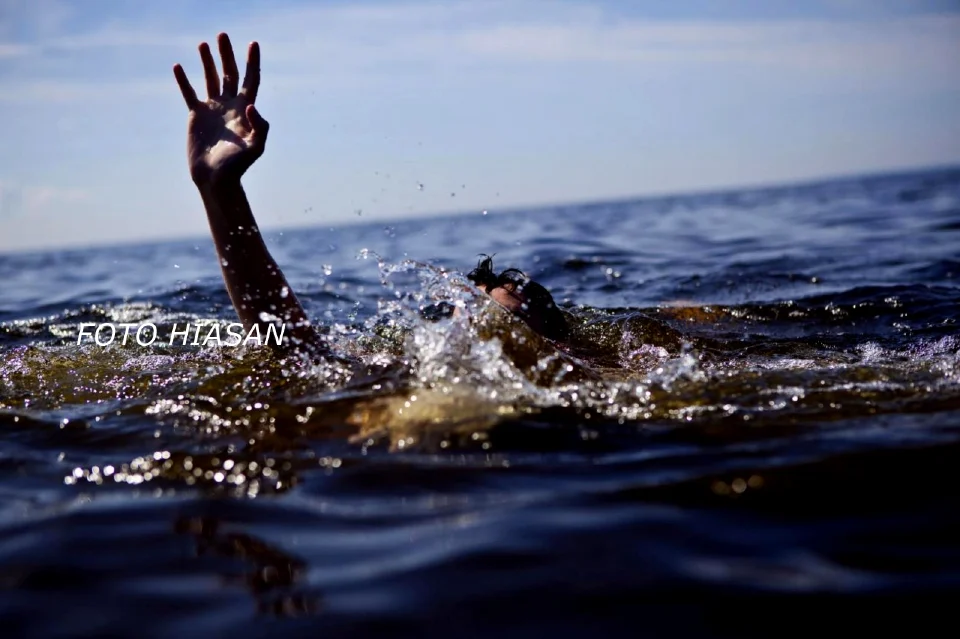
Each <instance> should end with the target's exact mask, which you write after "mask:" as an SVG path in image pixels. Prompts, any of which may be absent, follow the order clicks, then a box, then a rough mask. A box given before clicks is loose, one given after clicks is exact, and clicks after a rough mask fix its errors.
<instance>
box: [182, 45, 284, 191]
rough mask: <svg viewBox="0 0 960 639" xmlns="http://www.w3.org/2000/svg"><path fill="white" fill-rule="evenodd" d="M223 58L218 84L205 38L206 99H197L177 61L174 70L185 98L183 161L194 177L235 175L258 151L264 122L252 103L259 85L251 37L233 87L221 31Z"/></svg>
mask: <svg viewBox="0 0 960 639" xmlns="http://www.w3.org/2000/svg"><path fill="white" fill-rule="evenodd" d="M217 42H218V45H219V48H220V57H221V60H222V62H223V86H222V88H221V85H220V78H219V76H218V74H217V68H216V65H215V64H214V61H213V56H212V55H211V53H210V49H209V47H208V46H207V45H206V43H204V44H201V45H200V59H201V60H202V61H203V67H204V76H205V80H206V86H207V96H208V97H207V100H206V101H200V100H199V99H198V98H197V95H196V93H195V92H194V90H193V87H191V86H190V83H189V81H188V80H187V77H186V74H185V73H184V72H183V68H182V67H180V65H177V66H175V67H174V75H175V76H176V78H177V83H178V84H179V85H180V91H181V93H183V97H184V99H185V100H186V102H187V106H188V107H189V109H190V114H189V116H188V118H187V162H188V163H189V166H190V175H191V176H192V177H193V179H194V181H196V182H207V181H215V180H219V179H222V178H237V179H239V177H240V176H241V175H243V173H244V172H245V171H246V170H247V169H248V168H250V165H252V164H253V163H254V162H255V161H256V160H257V158H259V157H260V156H261V155H262V154H263V150H264V145H265V143H266V136H267V130H268V125H267V122H266V121H265V120H264V119H263V118H262V117H261V116H260V114H259V113H258V112H257V110H256V108H255V107H254V106H253V103H254V101H255V100H256V94H257V89H258V87H259V84H260V50H259V47H258V46H257V44H256V43H255V42H254V43H252V44H251V45H250V50H249V53H248V57H247V71H246V76H245V77H244V80H243V88H242V89H241V90H240V91H239V92H238V91H237V84H238V73H237V64H236V61H235V60H234V57H233V48H232V47H231V46H230V41H229V39H228V38H227V36H226V34H220V36H218V38H217Z"/></svg>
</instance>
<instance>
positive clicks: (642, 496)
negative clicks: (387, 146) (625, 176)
mask: <svg viewBox="0 0 960 639" xmlns="http://www.w3.org/2000/svg"><path fill="white" fill-rule="evenodd" d="M958 220H960V174H958V173H957V172H955V171H954V172H950V171H944V172H939V173H922V174H913V175H904V176H890V177H880V178H869V179H861V180H846V181H838V182H831V183H823V184H818V185H811V186H806V187H791V188H785V189H767V190H758V191H749V192H741V193H730V194H719V195H703V196H696V197H687V198H668V199H662V200H648V201H638V202H624V203H613V204H598V205H589V206H579V207H568V208H554V209H546V210H542V211H528V212H522V213H514V214H508V213H502V214H499V215H498V214H497V213H496V212H493V213H492V214H491V215H487V216H477V217H470V216H467V217H460V218H456V219H450V220H433V221H424V222H410V223H405V224H403V225H397V226H390V227H387V229H386V231H387V232H386V233H385V232H384V228H383V226H382V225H380V226H378V225H368V226H363V227H352V228H344V229H338V230H334V231H327V230H320V229H318V230H311V231H309V232H303V233H296V234H283V235H278V236H276V237H274V238H272V239H271V244H272V246H275V247H276V251H275V252H276V256H277V258H278V261H279V262H280V263H281V264H283V265H284V266H285V268H288V267H287V266H286V265H288V264H289V265H290V266H289V272H288V277H289V279H290V280H291V282H293V284H294V287H295V288H296V289H297V291H298V295H299V296H300V297H301V299H302V300H303V301H304V303H305V305H306V306H307V309H308V311H309V313H310V314H311V316H312V317H313V318H315V319H316V320H317V321H318V322H320V323H322V324H323V327H324V328H323V332H324V339H326V340H327V341H328V342H329V344H330V346H331V348H332V349H333V350H334V351H335V352H336V353H338V354H339V355H340V356H341V359H340V360H331V361H329V362H325V363H316V362H306V361H299V360H294V359H288V360H282V359H279V358H277V357H275V356H274V355H271V354H270V353H267V352H264V351H262V350H259V349H256V348H243V347H240V348H229V347H222V348H218V347H215V346H208V347H196V346H183V345H172V346H170V345H164V344H161V343H159V342H158V343H157V344H155V345H153V346H150V347H141V346H138V345H136V344H134V343H128V345H127V346H119V345H118V344H114V345H112V346H110V347H107V348H101V347H97V346H95V345H91V344H83V345H80V346H78V345H77V344H76V333H77V328H78V326H79V324H80V323H81V322H94V323H99V322H118V323H119V322H134V323H137V322H152V323H154V324H156V325H157V326H158V327H159V328H160V332H161V334H167V333H168V332H169V329H170V327H172V326H173V325H174V324H175V323H178V322H179V323H180V324H182V323H183V322H185V321H190V322H194V323H196V322H207V323H218V322H219V323H222V324H223V325H224V326H225V325H226V324H227V323H229V322H232V321H234V318H233V315H232V309H231V308H230V305H229V300H228V299H227V297H226V294H225V292H224V291H223V287H222V283H221V282H220V280H219V274H218V272H217V270H216V261H215V258H214V257H213V254H212V248H211V247H210V245H209V242H208V241H206V240H204V241H198V242H180V243H167V244H158V245H151V246H146V247H117V248H111V249H97V250H87V251H64V252H56V253H38V254H25V255H10V256H0V278H2V279H3V280H4V281H5V282H6V284H5V288H4V289H3V292H2V295H0V353H2V360H0V429H2V432H3V437H2V438H0V522H2V524H0V583H3V584H4V587H5V591H6V592H8V593H10V596H9V597H6V598H4V599H3V600H0V611H2V614H3V615H4V617H8V616H9V617H10V618H11V619H12V620H13V621H14V622H15V623H16V624H17V629H18V630H19V631H21V634H23V635H24V636H34V635H35V636H54V635H57V636H60V635H84V634H90V633H93V634H96V633H97V632H107V633H110V632H114V633H115V632H117V629H119V628H123V627H128V626H129V625H130V624H132V623H134V622H135V623H136V624H137V625H138V626H139V625H142V624H144V623H146V624H148V625H149V626H150V627H151V628H153V629H155V632H157V633H158V634H160V635H166V636H169V633H172V632H182V631H184V630H185V629H189V631H190V632H191V633H194V632H199V631H202V630H204V629H206V630H216V631H217V632H221V631H224V630H225V629H235V631H238V632H241V631H242V632H245V633H247V634H250V633H254V634H260V633H263V634H269V633H268V632H267V629H266V628H265V627H262V626H259V625H257V624H260V623H266V621H264V620H265V619H267V618H271V617H273V618H282V619H283V623H284V624H293V625H289V626H283V628H284V632H287V633H290V632H293V633H294V634H296V633H301V632H302V633H305V634H306V633H308V632H310V633H313V632H314V631H316V630H317V629H318V628H322V629H326V631H328V632H335V633H336V632H340V631H343V632H347V631H348V629H349V631H350V632H357V631H359V630H358V629H362V630H366V631H369V632H391V633H392V632H404V631H408V632H415V633H418V634H423V633H424V632H426V631H427V629H433V630H434V631H435V632H436V631H437V628H439V627H442V626H435V624H438V623H440V622H442V621H444V620H446V621H448V622H451V623H456V624H457V627H456V629H455V630H456V631H462V632H459V634H473V633H476V634H482V633H484V632H502V631H503V629H504V628H513V627H516V628H520V627H521V626H522V627H529V628H537V629H538V630H539V631H544V632H545V631H548V630H550V629H554V630H560V631H563V632H565V633H566V632H573V631H577V630H578V629H581V630H583V631H587V630H601V631H602V630H604V629H606V630H609V631H615V630H621V629H623V628H624V627H629V623H630V620H632V619H635V615H636V614H637V612H636V611H637V610H639V608H638V606H639V607H641V608H644V610H646V614H647V619H648V621H649V623H650V624H651V626H650V627H651V628H652V627H659V624H660V622H664V623H666V624H667V626H668V627H669V628H671V629H672V630H674V631H676V632H685V631H689V632H702V631H705V630H706V629H711V630H714V631H715V630H717V629H720V628H730V629H736V630H737V631H738V632H741V631H746V630H749V629H751V628H753V627H754V626H753V625H751V623H750V622H749V619H747V618H733V617H729V616H725V615H723V614H718V613H717V610H718V609H717V608H714V604H717V605H720V604H719V603H717V602H721V603H722V602H726V603H727V604H730V605H733V604H735V603H737V602H741V601H742V600H741V599H740V598H741V597H748V596H761V595H762V596H765V597H775V598H776V597H781V598H777V599H774V600H772V601H775V602H786V603H789V602H791V601H793V599H792V598H791V597H793V596H797V595H798V594H801V593H802V594H805V595H807V596H810V595H824V594H828V593H833V594H843V595H846V596H856V595H864V594H866V593H880V594H883V595H884V596H887V597H894V596H897V597H900V596H904V597H912V596H914V595H916V596H921V595H924V596H925V595H929V594H932V593H936V592H942V591H944V590H945V589H950V588H951V587H952V586H951V584H953V585H955V584H956V580H957V578H958V576H960V564H958V562H957V553H956V546H955V541H953V540H954V539H955V534H956V532H957V531H958V530H960V519H958V511H957V510H956V508H955V507H954V506H951V504H953V503H954V501H955V489H954V488H953V486H954V485H955V482H953V480H952V476H953V469H954V468H956V466H957V463H958V462H960V455H958V448H957V446H958V442H957V440H958V433H960V430H958V421H957V416H958V414H960V412H958V411H960V340H958V337H957V321H958V318H960V312H958V309H960V292H958V287H957V284H956V281H957V279H956V278H957V277H958V276H960V262H957V255H960V236H958V235H957V233H958V229H960V222H958ZM491 225H495V227H496V228H495V229H494V228H492V227H491ZM503 238H510V242H509V243H505V242H504V240H503ZM479 252H486V253H493V252H496V253H497V255H498V257H497V261H498V263H500V264H503V265H504V266H506V265H510V264H514V265H517V266H520V267H523V268H525V269H527V270H528V271H530V273H531V275H533V276H534V277H535V278H537V279H538V280H539V281H541V282H542V283H543V284H544V285H546V286H547V287H548V288H549V289H550V290H551V291H552V292H553V293H554V295H555V297H556V298H557V299H558V301H561V302H562V305H563V307H564V309H565V311H566V312H567V313H569V319H570V322H571V325H572V328H573V336H572V339H571V340H570V342H569V343H568V344H565V345H563V346H562V347H558V346H557V345H554V344H552V343H550V342H548V341H546V340H544V339H543V338H541V337H540V336H538V335H537V334H535V333H533V332H532V331H530V330H529V328H528V327H527V326H526V325H525V324H523V323H522V322H519V321H518V320H516V319H515V318H513V317H512V316H510V315H509V314H508V313H506V312H505V311H503V309H501V308H499V307H498V306H496V305H495V304H493V303H492V302H490V301H489V300H488V299H487V298H486V297H485V296H483V295H481V294H479V293H478V292H477V291H476V289H475V288H474V287H473V286H472V285H471V284H470V283H469V282H468V281H467V280H466V278H465V277H464V276H463V275H462V273H461V272H459V271H457V270H456V269H457V268H464V269H466V268H468V267H469V266H471V265H472V263H473V262H474V261H475V255H476V254H477V253H479ZM405 254H410V255H418V256H421V257H422V258H424V259H428V260H429V261H414V260H411V259H409V258H406V257H404V255H405ZM391 256H393V257H391ZM173 264H176V265H177V267H178V268H176V269H174V268H173V266H172V265H173ZM328 265H332V266H328ZM81 275H82V276H83V277H80V276H81ZM178 278H179V279H178ZM184 278H186V279H184ZM77 282H80V283H81V285H78V284H77ZM83 282H88V283H89V282H96V286H93V285H90V286H87V285H84V284H83ZM438 305H449V307H454V308H456V309H457V311H456V312H453V313H435V312H433V309H436V308H438ZM50 596H56V597H57V598H58V599H57V600H58V602H61V603H60V606H61V609H62V613H63V614H62V615H61V616H60V617H57V618H52V617H49V616H45V615H44V614H43V613H42V611H43V609H44V606H45V605H46V604H45V602H46V601H47V598H48V597H50ZM782 597H785V598H782ZM251 600H252V601H253V606H252V607H251V606H250V602H251ZM671 602H672V603H684V604H685V605H691V606H694V607H696V608H697V610H699V611H700V613H702V614H697V615H692V616H683V618H677V616H675V615H672V614H670V613H668V612H665V610H667V609H665V608H662V604H663V603H671ZM724 605H726V604H724ZM658 606H660V607H658ZM721 607H722V606H721ZM478 610H483V611H485V612H484V614H483V615H481V616H480V617H478V616H477V615H478V614H479V613H477V611H478ZM91 611H94V612H95V613H96V614H94V612H91ZM708 613H709V614H708ZM708 618H709V619H712V620H713V621H708ZM872 618H874V619H878V618H879V617H878V616H877V615H876V614H875V615H874V617H872ZM257 620H259V621H257ZM309 620H312V621H309ZM457 620H459V621H457ZM468 621H469V623H467V622H468ZM521 622H522V623H521ZM250 623H253V624H254V625H253V626H248V625H247V624H250ZM317 623H321V624H322V625H320V626H317V625H311V624H317ZM528 623H529V624H530V625H529V626H524V624H528ZM298 624H306V625H298ZM465 624H466V626H469V627H465ZM517 624H519V625H517ZM277 628H280V627H279V626H278V627H277ZM148 634H149V633H148Z"/></svg>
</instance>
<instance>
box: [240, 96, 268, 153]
mask: <svg viewBox="0 0 960 639" xmlns="http://www.w3.org/2000/svg"><path fill="white" fill-rule="evenodd" d="M246 116H247V121H248V122H250V127H251V128H252V129H253V139H254V140H255V141H256V142H257V143H258V144H261V145H262V144H263V143H265V142H266V141H267V133H268V132H269V131H270V123H269V122H267V121H266V120H264V119H263V116H262V115H260V112H259V111H257V107H255V106H253V105H252V104H248V105H247V110H246Z"/></svg>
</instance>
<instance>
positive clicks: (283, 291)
mask: <svg viewBox="0 0 960 639" xmlns="http://www.w3.org/2000/svg"><path fill="white" fill-rule="evenodd" d="M287 295H290V289H289V288H287V287H286V286H284V287H283V288H281V289H280V297H284V298H285V297H287Z"/></svg>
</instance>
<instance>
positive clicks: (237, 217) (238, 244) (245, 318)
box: [173, 33, 569, 354]
mask: <svg viewBox="0 0 960 639" xmlns="http://www.w3.org/2000/svg"><path fill="white" fill-rule="evenodd" d="M217 48H218V49H219V52H220V61H221V69H222V72H223V78H222V80H221V77H220V73H219V72H218V70H217V65H216V63H215V62H214V58H213V54H212V52H211V50H210V46H209V45H208V44H207V43H206V42H204V43H201V44H200V46H199V50H200V60H201V62H202V63H203V72H204V81H205V85H206V92H207V98H206V99H205V100H201V99H200V98H199V97H198V96H197V93H196V91H195V90H194V89H193V87H192V86H191V84H190V81H189V80H188V79H187V75H186V73H185V72H184V70H183V67H182V66H180V65H179V64H176V65H174V67H173V74H174V77H175V78H176V81H177V84H178V85H179V86H180V92H181V93H182V94H183V99H184V101H186V103H187V108H188V109H189V114H188V116H187V163H188V166H189V168H190V177H191V178H192V179H193V182H194V184H195V185H196V187H197V189H198V190H199V192H200V197H201V199H202V200H203V205H204V208H205V209H206V212H207V220H208V221H209V223H210V231H211V233H212V235H213V241H214V244H215V245H216V249H217V255H218V256H219V258H220V265H221V269H222V272H223V279H224V282H225V283H226V287H227V292H228V294H229V295H230V300H231V302H232V303H233V307H234V308H235V309H236V311H237V314H238V315H239V316H240V321H241V322H242V323H243V325H244V328H245V329H246V330H247V331H249V330H252V329H253V327H254V326H259V327H260V330H261V331H265V330H266V328H267V325H268V324H271V323H278V322H282V323H283V324H285V325H286V326H287V330H286V331H285V334H284V346H285V347H290V346H293V347H294V348H295V349H297V350H301V351H306V352H310V353H314V354H322V353H323V351H324V347H323V344H322V343H321V341H320V338H319V334H318V333H317V332H316V331H315V329H314V328H313V326H311V324H310V321H309V319H308V318H307V315H306V313H305V312H304V309H303V305H302V304H301V303H300V301H299V300H298V299H297V296H296V295H295V294H294V292H293V290H292V289H291V288H290V285H289V284H288V283H287V280H286V278H285V277H284V275H283V272H282V271H281V270H280V267H279V266H278V265H277V263H276V261H275V260H274V259H273V257H272V256H271V255H270V251H268V250H267V247H266V244H264V242H263V237H262V236H261V234H260V230H259V229H258V227H257V222H256V220H255V219H254V217H253V211H252V210H251V208H250V203H249V201H248V200H247V196H246V194H245V192H244V190H243V186H242V185H241V178H242V177H243V175H244V173H246V171H247V169H249V168H250V167H251V166H252V165H253V164H254V162H256V161H257V160H258V159H259V158H260V156H261V155H263V152H264V149H265V148H266V143H267V134H268V133H269V131H270V125H269V123H268V122H267V121H266V120H265V119H264V118H263V116H262V115H261V114H260V112H259V111H258V110H257V108H256V106H255V104H256V101H257V92H258V90H259V88H260V46H259V44H258V43H256V42H251V43H250V46H249V48H248V49H247V66H246V71H245V74H244V77H243V81H242V83H241V81H240V73H239V70H238V68H237V62H236V59H235V58H234V53H233V47H232V45H231V44H230V39H229V37H228V36H227V34H226V33H221V34H219V35H218V36H217ZM467 278H468V279H469V280H470V281H472V282H473V283H474V284H476V286H477V287H478V288H479V289H480V290H481V291H483V292H484V293H486V294H487V295H489V296H490V297H491V298H492V299H493V300H495V301H496V302H497V303H498V304H500V305H501V306H503V307H504V308H505V309H507V310H508V311H510V312H511V313H513V314H514V315H515V316H516V317H518V318H520V319H521V320H523V321H524V322H526V323H527V325H529V326H530V327H531V328H532V329H533V330H534V331H536V332H537V333H539V334H540V335H542V336H544V337H546V338H547V339H549V340H552V341H554V342H563V341H564V340H565V339H567V337H568V335H569V329H568V326H567V322H566V319H565V317H564V313H563V311H561V310H560V309H559V308H558V307H557V305H556V304H555V303H554V301H553V297H552V296H551V295H550V293H549V292H548V291H547V289H545V288H544V287H543V286H541V285H540V284H538V283H536V282H534V281H533V280H531V279H530V278H529V277H527V276H526V275H525V274H524V273H523V272H522V271H519V270H517V269H507V270H505V271H503V272H501V273H499V274H496V273H495V272H494V270H493V260H492V258H490V257H487V256H484V259H482V260H481V261H480V263H479V264H478V265H477V268H475V269H474V270H472V271H471V272H470V273H469V274H468V275H467Z"/></svg>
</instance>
